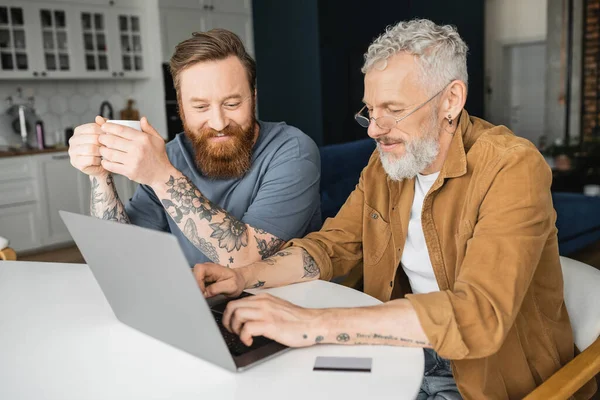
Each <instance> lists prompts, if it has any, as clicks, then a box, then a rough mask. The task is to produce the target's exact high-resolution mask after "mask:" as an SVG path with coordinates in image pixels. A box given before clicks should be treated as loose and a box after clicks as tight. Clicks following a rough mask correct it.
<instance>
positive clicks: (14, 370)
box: [0, 261, 424, 400]
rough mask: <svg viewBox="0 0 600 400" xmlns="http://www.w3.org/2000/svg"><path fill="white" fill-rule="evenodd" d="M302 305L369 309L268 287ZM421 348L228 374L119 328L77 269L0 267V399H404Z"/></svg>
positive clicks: (300, 288) (335, 351) (343, 351)
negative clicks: (367, 369) (361, 360)
mask: <svg viewBox="0 0 600 400" xmlns="http://www.w3.org/2000/svg"><path fill="white" fill-rule="evenodd" d="M265 291H266V292H270V293H272V294H273V295H275V296H279V297H281V298H284V299H286V300H289V301H291V302H293V303H295V304H298V305H301V306H305V307H350V306H367V305H374V304H378V303H379V301H378V300H376V299H374V298H372V297H370V296H367V295H365V294H363V293H360V292H358V291H355V290H352V289H349V288H346V287H343V286H339V285H335V284H333V283H328V282H323V281H314V282H308V283H302V284H297V285H291V286H287V287H282V288H276V289H267V290H265ZM316 356H353V357H372V358H373V367H372V372H371V373H361V372H352V373H348V372H320V371H313V370H312V367H313V365H314V362H315V357H316ZM423 362H424V361H423V352H422V350H421V349H414V348H413V349H411V348H401V347H386V346H340V345H338V346H336V345H318V346H313V347H310V348H305V349H293V350H291V351H289V352H287V353H285V354H283V355H281V356H278V357H275V358H274V359H272V360H270V361H267V362H265V363H263V364H260V365H258V366H256V367H253V368H250V369H249V370H247V371H245V372H242V373H237V374H236V373H231V372H228V371H225V370H223V369H221V368H219V367H216V366H213V365H212V364H209V363H207V362H205V361H203V360H201V359H199V358H196V357H194V356H191V355H189V354H187V353H185V352H183V351H180V350H178V349H175V348H173V347H171V346H169V345H167V344H164V343H162V342H160V341H158V340H155V339H153V338H151V337H149V336H146V335H144V334H142V333H140V332H138V331H136V330H134V329H131V328H129V327H128V326H126V325H124V324H122V323H120V322H119V321H118V320H117V319H116V318H115V316H114V314H113V312H112V310H111V309H110V307H109V305H108V303H107V301H106V299H105V298H104V295H103V294H102V292H101V290H100V288H99V286H98V284H97V283H96V281H95V279H94V277H93V275H92V273H91V272H90V270H89V268H88V267H87V266H86V265H83V264H53V263H34V262H22V261H21V262H19V261H16V262H0V399H3V400H19V399H26V400H33V399H35V400H44V399H57V400H67V399H76V400H88V399H111V400H114V399H144V400H148V399H178V400H180V399H214V400H228V399H244V400H248V399H261V400H263V399H264V400H266V399H285V400H288V399H299V400H317V399H332V398H333V399H344V400H347V399H361V400H365V399H395V400H400V399H413V398H414V397H415V395H416V393H417V392H418V388H419V386H420V384H421V377H422V374H423Z"/></svg>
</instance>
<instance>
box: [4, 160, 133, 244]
mask: <svg viewBox="0 0 600 400" xmlns="http://www.w3.org/2000/svg"><path fill="white" fill-rule="evenodd" d="M114 180H115V186H116V188H117V192H118V194H119V198H120V199H121V200H122V202H123V204H127V203H128V201H129V199H130V198H131V197H132V196H133V192H134V190H135V188H136V187H137V184H135V183H134V182H132V181H130V180H129V179H127V178H126V177H123V176H120V175H119V176H115V177H114ZM90 190H91V189H90V180H89V177H88V176H87V175H85V174H83V173H81V172H79V171H78V170H76V169H75V168H73V166H71V162H70V160H69V155H68V153H67V152H56V153H47V154H37V155H31V156H17V157H9V158H0V236H3V237H6V238H8V239H9V240H10V242H11V247H13V248H15V250H16V251H32V250H36V249H39V248H43V247H48V246H56V245H61V244H67V243H70V242H72V238H71V236H70V235H69V232H68V230H67V228H66V226H65V225H64V224H63V222H62V219H61V218H60V214H59V213H58V211H59V210H65V211H71V212H75V213H78V214H86V215H89V212H90V197H91V196H90Z"/></svg>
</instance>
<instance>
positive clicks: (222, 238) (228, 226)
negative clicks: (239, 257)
mask: <svg viewBox="0 0 600 400" xmlns="http://www.w3.org/2000/svg"><path fill="white" fill-rule="evenodd" d="M210 227H211V229H212V230H213V233H212V234H211V235H210V237H211V238H215V239H218V240H219V248H221V249H227V252H228V253H231V252H232V251H233V250H234V249H235V250H239V249H241V248H242V247H246V246H248V228H247V227H246V224H244V223H243V222H241V221H238V220H237V219H235V218H232V217H230V216H229V215H227V216H225V219H223V222H221V223H218V222H217V223H214V224H210Z"/></svg>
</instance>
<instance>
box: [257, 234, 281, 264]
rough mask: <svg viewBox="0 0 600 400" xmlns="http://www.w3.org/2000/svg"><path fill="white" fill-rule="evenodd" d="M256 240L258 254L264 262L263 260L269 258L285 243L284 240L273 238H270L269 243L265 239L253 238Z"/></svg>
mask: <svg viewBox="0 0 600 400" xmlns="http://www.w3.org/2000/svg"><path fill="white" fill-rule="evenodd" d="M254 239H256V245H257V246H258V254H260V257H261V258H262V259H263V260H264V259H265V258H269V257H271V256H272V255H273V254H275V253H276V252H277V250H279V248H280V247H281V246H282V245H283V244H284V243H285V241H284V240H282V239H278V238H276V237H275V236H271V240H270V241H269V243H267V241H266V240H265V239H261V238H259V237H258V236H254Z"/></svg>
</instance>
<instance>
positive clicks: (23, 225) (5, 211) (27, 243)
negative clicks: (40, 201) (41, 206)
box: [0, 204, 41, 252]
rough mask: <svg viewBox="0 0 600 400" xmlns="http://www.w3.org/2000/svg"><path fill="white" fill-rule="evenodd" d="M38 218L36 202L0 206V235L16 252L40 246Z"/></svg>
mask: <svg viewBox="0 0 600 400" xmlns="http://www.w3.org/2000/svg"><path fill="white" fill-rule="evenodd" d="M40 220H41V218H40V214H39V212H38V209H37V205H36V204H23V205H16V206H12V207H0V236H3V237H5V238H7V239H8V240H9V241H10V246H11V247H12V248H13V249H15V251H17V252H19V251H25V250H30V249H34V248H36V247H40V246H41V241H40Z"/></svg>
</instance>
